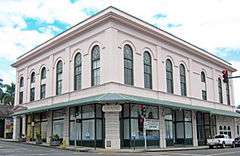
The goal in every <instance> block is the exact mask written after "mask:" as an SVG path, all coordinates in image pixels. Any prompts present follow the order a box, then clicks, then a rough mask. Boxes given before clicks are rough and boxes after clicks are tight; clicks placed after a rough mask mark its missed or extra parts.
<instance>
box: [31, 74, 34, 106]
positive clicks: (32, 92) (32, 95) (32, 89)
mask: <svg viewBox="0 0 240 156" xmlns="http://www.w3.org/2000/svg"><path fill="white" fill-rule="evenodd" d="M30 81H31V85H30V101H34V100H35V86H34V85H33V83H35V72H32V74H31V80H30Z"/></svg>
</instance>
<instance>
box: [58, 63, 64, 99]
mask: <svg viewBox="0 0 240 156" xmlns="http://www.w3.org/2000/svg"><path fill="white" fill-rule="evenodd" d="M62 67H63V65H62V61H58V63H57V70H56V95H60V94H62V71H63V69H62Z"/></svg>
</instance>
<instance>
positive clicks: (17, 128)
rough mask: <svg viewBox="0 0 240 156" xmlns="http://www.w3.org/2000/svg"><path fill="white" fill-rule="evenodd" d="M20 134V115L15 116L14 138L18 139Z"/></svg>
mask: <svg viewBox="0 0 240 156" xmlns="http://www.w3.org/2000/svg"><path fill="white" fill-rule="evenodd" d="M19 135H20V119H19V117H18V116H14V117H13V140H15V141H18V139H19Z"/></svg>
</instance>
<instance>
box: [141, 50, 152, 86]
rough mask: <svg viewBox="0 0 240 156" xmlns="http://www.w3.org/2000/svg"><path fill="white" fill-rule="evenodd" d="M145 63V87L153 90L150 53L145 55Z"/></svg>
mask: <svg viewBox="0 0 240 156" xmlns="http://www.w3.org/2000/svg"><path fill="white" fill-rule="evenodd" d="M143 63H144V87H145V88H150V89H152V59H151V55H150V54H149V52H147V51H145V52H144V54H143Z"/></svg>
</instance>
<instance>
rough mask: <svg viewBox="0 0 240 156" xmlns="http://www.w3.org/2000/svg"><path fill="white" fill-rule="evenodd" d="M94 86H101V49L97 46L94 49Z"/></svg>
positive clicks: (92, 56)
mask: <svg viewBox="0 0 240 156" xmlns="http://www.w3.org/2000/svg"><path fill="white" fill-rule="evenodd" d="M91 61H92V76H91V77H92V86H96V85H99V84H100V47H99V46H98V45H95V46H94V47H93V48H92V55H91Z"/></svg>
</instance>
